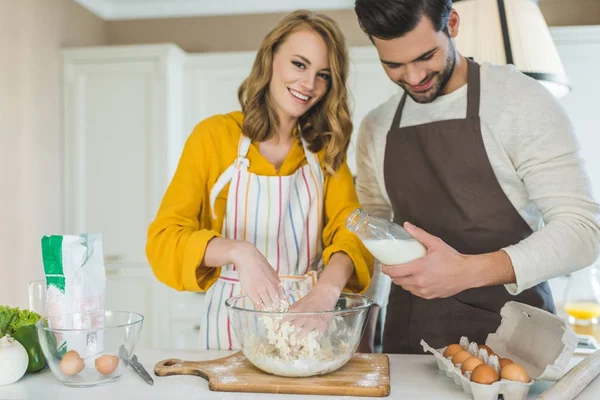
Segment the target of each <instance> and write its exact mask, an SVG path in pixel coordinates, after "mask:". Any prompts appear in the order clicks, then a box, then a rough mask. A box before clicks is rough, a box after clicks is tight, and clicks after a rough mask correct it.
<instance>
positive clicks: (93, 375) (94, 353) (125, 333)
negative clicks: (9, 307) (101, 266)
mask: <svg viewBox="0 0 600 400" xmlns="http://www.w3.org/2000/svg"><path fill="white" fill-rule="evenodd" d="M143 322H144V317H143V316H142V315H141V314H137V313H133V312H126V311H104V312H99V313H73V314H63V315H61V316H60V317H59V318H52V317H49V318H42V319H40V320H39V321H38V322H37V323H36V328H37V333H38V338H39V341H40V346H41V348H42V353H43V354H44V358H45V359H46V362H47V363H48V365H49V367H50V370H51V371H52V374H53V375H54V376H55V377H56V378H57V379H58V380H59V381H61V382H62V383H63V384H65V385H67V386H95V385H99V384H104V383H108V382H112V381H114V380H116V379H117V378H118V377H119V376H120V375H121V374H122V373H123V371H124V370H125V369H126V368H127V366H128V364H129V360H130V358H131V357H132V356H133V350H134V348H135V345H136V344H137V341H138V339H139V337H140V332H141V331H142V325H143ZM75 352H76V353H75Z"/></svg>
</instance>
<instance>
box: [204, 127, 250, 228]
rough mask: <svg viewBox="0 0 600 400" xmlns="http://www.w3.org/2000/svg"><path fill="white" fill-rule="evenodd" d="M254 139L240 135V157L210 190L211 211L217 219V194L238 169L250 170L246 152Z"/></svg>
mask: <svg viewBox="0 0 600 400" xmlns="http://www.w3.org/2000/svg"><path fill="white" fill-rule="evenodd" d="M251 143H252V141H251V140H250V139H249V138H248V137H246V136H244V135H242V136H241V137H240V141H239V143H238V157H237V158H236V159H235V160H234V161H233V163H232V164H231V165H230V166H229V167H228V168H227V169H226V170H225V172H223V173H222V174H221V176H219V178H218V179H217V181H216V182H215V185H214V186H213V188H212V190H211V191H210V212H211V214H212V217H213V219H217V216H216V214H215V201H216V200H217V196H218V195H219V193H221V190H223V188H224V187H225V186H227V184H228V183H229V182H230V181H231V179H232V178H233V174H234V173H235V172H236V171H248V167H250V161H248V159H247V158H246V154H248V149H249V148H250V144H251Z"/></svg>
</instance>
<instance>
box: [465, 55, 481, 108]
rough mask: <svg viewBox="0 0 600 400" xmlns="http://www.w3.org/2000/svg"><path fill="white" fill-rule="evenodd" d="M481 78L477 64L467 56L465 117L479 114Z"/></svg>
mask: <svg viewBox="0 0 600 400" xmlns="http://www.w3.org/2000/svg"><path fill="white" fill-rule="evenodd" d="M480 97H481V79H480V73H479V64H477V63H476V62H475V61H472V60H471V59H468V58H467V118H475V117H478V116H479V100H480Z"/></svg>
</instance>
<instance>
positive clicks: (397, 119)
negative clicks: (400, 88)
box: [392, 92, 407, 129]
mask: <svg viewBox="0 0 600 400" xmlns="http://www.w3.org/2000/svg"><path fill="white" fill-rule="evenodd" d="M406 95H407V93H406V92H404V94H403V95H402V99H401V100H400V104H398V108H396V114H394V120H393V121H392V129H393V128H400V120H401V119H402V111H403V110H404V104H406Z"/></svg>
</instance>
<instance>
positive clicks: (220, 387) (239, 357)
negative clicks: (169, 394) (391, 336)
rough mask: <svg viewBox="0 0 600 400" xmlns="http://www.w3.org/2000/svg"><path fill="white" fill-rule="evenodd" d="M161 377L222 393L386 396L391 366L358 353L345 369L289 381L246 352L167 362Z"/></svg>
mask: <svg viewBox="0 0 600 400" xmlns="http://www.w3.org/2000/svg"><path fill="white" fill-rule="evenodd" d="M154 373H155V374H156V375H157V376H169V375H196V376H200V377H202V378H205V379H207V380H208V388H209V389H210V390H213V391H218V392H251V393H289V394H318V395H340V396H364V397H384V396H387V395H389V394H390V363H389V359H388V356H387V355H385V354H354V355H353V356H352V358H351V359H350V361H348V363H346V365H344V366H343V367H342V368H340V369H338V370H337V371H334V372H332V373H330V374H327V375H321V376H313V377H308V378H288V377H282V376H275V375H270V374H267V373H266V372H263V371H261V370H260V369H258V368H256V367H255V366H254V365H252V364H251V363H250V361H248V359H246V357H245V356H244V355H243V354H242V352H237V353H235V354H233V355H231V356H228V357H224V358H219V359H216V360H210V361H182V360H178V359H169V360H164V361H161V362H159V363H157V364H156V366H155V367H154Z"/></svg>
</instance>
